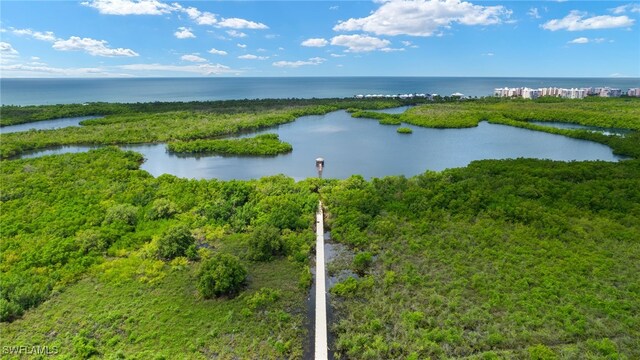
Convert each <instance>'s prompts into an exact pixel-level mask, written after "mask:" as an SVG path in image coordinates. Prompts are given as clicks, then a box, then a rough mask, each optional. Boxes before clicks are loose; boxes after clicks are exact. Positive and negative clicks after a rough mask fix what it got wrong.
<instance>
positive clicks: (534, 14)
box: [527, 8, 541, 19]
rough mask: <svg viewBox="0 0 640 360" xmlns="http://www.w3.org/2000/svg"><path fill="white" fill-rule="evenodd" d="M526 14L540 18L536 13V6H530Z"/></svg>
mask: <svg viewBox="0 0 640 360" xmlns="http://www.w3.org/2000/svg"><path fill="white" fill-rule="evenodd" d="M527 15H529V16H531V17H532V18H534V19H540V18H541V16H540V14H539V13H538V8H531V9H529V11H527Z"/></svg>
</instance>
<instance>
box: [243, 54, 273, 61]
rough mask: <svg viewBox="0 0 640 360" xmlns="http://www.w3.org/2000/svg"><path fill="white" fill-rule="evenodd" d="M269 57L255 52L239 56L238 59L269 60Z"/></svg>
mask: <svg viewBox="0 0 640 360" xmlns="http://www.w3.org/2000/svg"><path fill="white" fill-rule="evenodd" d="M268 58H269V57H268V56H258V55H253V54H246V55H240V56H238V59H242V60H267V59H268Z"/></svg>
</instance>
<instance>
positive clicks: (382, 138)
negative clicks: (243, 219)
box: [23, 111, 621, 180]
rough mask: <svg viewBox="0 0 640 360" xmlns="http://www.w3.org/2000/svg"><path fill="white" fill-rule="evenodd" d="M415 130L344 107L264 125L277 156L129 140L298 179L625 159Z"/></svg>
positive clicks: (192, 167)
mask: <svg viewBox="0 0 640 360" xmlns="http://www.w3.org/2000/svg"><path fill="white" fill-rule="evenodd" d="M410 127H411V128H412V129H413V134H412V135H411V136H406V135H404V136H403V135H402V134H398V133H396V129H395V127H394V126H381V125H379V124H378V123H377V121H375V120H370V119H354V118H352V117H351V116H350V115H349V114H348V113H346V112H345V111H336V112H332V113H329V114H326V115H314V116H305V117H302V118H300V119H298V120H296V121H295V122H292V123H288V124H284V125H280V126H277V127H273V128H270V129H265V130H261V131H259V132H256V133H254V134H244V135H242V136H253V135H255V134H260V133H269V132H274V133H278V134H279V135H280V139H281V140H282V141H286V142H289V143H291V145H292V146H293V152H291V153H289V154H284V155H279V156H275V157H237V156H202V155H200V157H191V156H189V157H184V156H182V157H179V156H176V155H173V154H170V153H168V152H167V151H166V146H165V145H164V144H148V145H126V146H121V147H122V148H123V149H127V150H133V151H137V152H139V153H141V154H142V155H143V156H144V157H145V159H146V161H145V163H144V164H142V169H144V170H146V171H148V172H150V173H151V174H153V175H155V176H159V175H162V174H173V175H176V176H179V177H186V178H198V179H201V178H218V179H225V180H227V179H255V178H260V177H263V176H268V175H276V174H286V175H288V176H291V177H293V178H294V179H296V180H301V179H305V178H308V177H315V176H316V170H315V166H314V159H315V158H317V157H318V156H322V157H324V158H325V159H326V168H325V169H324V173H323V176H324V177H326V178H347V177H349V176H350V175H352V174H360V175H363V176H364V177H365V178H371V177H383V176H387V175H405V176H413V175H416V174H420V173H423V172H424V171H426V170H436V171H438V170H443V169H446V168H452V167H462V166H466V165H468V164H469V163H470V162H471V161H474V160H481V159H505V158H518V157H527V158H540V159H552V160H562V161H572V160H579V161H581V160H605V161H618V160H620V159H621V157H619V156H616V155H613V153H612V151H611V149H610V148H609V147H607V146H605V145H602V144H599V143H595V142H590V141H585V140H578V139H572V138H568V137H565V136H560V135H554V134H548V133H544V132H539V131H532V130H527V129H522V128H516V127H510V126H506V125H497V124H489V123H487V122H481V123H480V124H479V126H477V127H474V128H466V129H429V128H422V127H417V126H410ZM89 148H91V147H88V146H68V147H62V148H59V149H55V150H46V151H40V152H35V153H31V154H28V155H25V156H23V157H34V156H42V155H49V154H59V153H65V152H78V151H87V150H88V149H89Z"/></svg>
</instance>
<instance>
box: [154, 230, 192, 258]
mask: <svg viewBox="0 0 640 360" xmlns="http://www.w3.org/2000/svg"><path fill="white" fill-rule="evenodd" d="M194 243H195V239H194V238H193V236H192V235H191V232H190V231H189V228H188V227H186V226H185V225H177V226H173V227H170V228H169V229H167V230H166V231H165V232H164V233H163V234H162V236H160V239H158V252H157V256H158V258H159V259H163V260H171V259H173V258H175V257H178V256H185V255H186V253H187V249H188V248H189V247H190V246H192V245H193V244H194Z"/></svg>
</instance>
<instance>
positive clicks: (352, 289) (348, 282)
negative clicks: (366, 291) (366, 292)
mask: <svg viewBox="0 0 640 360" xmlns="http://www.w3.org/2000/svg"><path fill="white" fill-rule="evenodd" d="M357 290H358V280H356V279H354V278H352V277H350V278H347V279H345V280H344V281H341V282H339V283H337V284H335V285H334V286H333V288H331V292H332V293H334V294H335V295H338V296H342V297H349V296H352V295H354V294H355V293H356V291H357Z"/></svg>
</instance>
